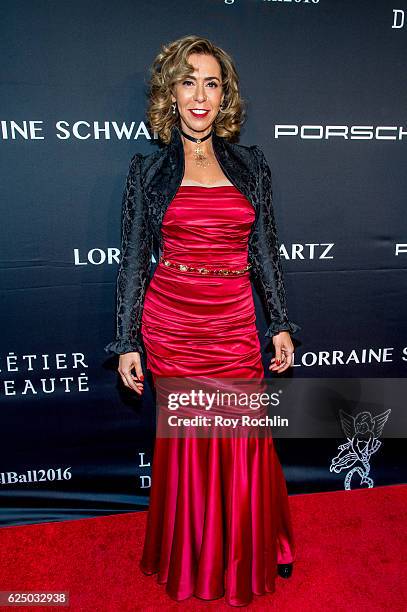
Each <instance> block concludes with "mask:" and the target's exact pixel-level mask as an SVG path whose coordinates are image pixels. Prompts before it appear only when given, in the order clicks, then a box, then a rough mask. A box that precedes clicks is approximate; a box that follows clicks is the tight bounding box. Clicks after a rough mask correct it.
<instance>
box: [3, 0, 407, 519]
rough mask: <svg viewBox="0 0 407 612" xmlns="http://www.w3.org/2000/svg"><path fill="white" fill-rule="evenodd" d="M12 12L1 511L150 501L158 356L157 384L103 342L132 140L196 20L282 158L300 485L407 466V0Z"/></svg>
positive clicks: (389, 479) (70, 5)
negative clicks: (134, 382)
mask: <svg viewBox="0 0 407 612" xmlns="http://www.w3.org/2000/svg"><path fill="white" fill-rule="evenodd" d="M0 12H1V19H0V23H1V26H0V27H1V37H0V46H1V58H2V60H1V66H0V73H1V74H0V79H1V82H0V91H1V96H0V104H1V107H0V150H1V160H2V180H1V206H2V209H1V260H0V261H1V263H0V268H1V296H2V299H1V307H0V308H1V313H0V315H1V351H0V375H1V393H0V403H1V410H0V415H1V427H0V436H1V445H0V447H1V464H0V497H1V502H0V504H1V507H2V512H1V515H0V520H1V523H2V524H3V525H4V524H19V523H33V522H41V521H50V520H51V521H52V520H63V519H66V518H76V517H83V516H96V515H99V514H112V513H115V512H127V511H134V510H138V509H146V508H147V506H148V502H149V492H150V485H151V461H152V456H153V448H154V439H155V390H154V388H153V387H152V385H151V378H150V376H148V372H147V371H145V374H147V381H146V384H145V392H144V396H143V398H141V399H140V398H139V397H138V396H136V395H135V393H133V392H129V391H128V390H127V389H125V388H124V386H123V385H122V383H121V380H120V377H119V375H118V372H117V367H118V358H117V356H114V355H110V356H109V355H107V354H106V352H105V351H104V346H105V345H106V344H107V343H108V342H110V341H111V340H112V339H113V338H114V335H115V306H116V295H115V292H116V274H117V268H118V263H119V260H120V215H121V199H122V193H123V189H124V183H125V179H126V175H127V171H128V166H129V161H130V159H131V157H132V156H133V155H134V154H135V153H136V152H141V153H143V154H148V153H150V152H153V151H155V150H156V148H157V147H158V146H159V143H158V140H157V138H156V135H155V134H153V133H151V132H150V131H149V128H148V124H147V120H146V108H147V95H146V94H147V90H148V88H147V84H148V77H149V68H150V65H151V63H152V61H153V58H154V57H155V55H156V54H157V52H158V51H159V49H160V47H161V45H162V44H163V43H168V42H171V41H173V40H175V39H177V38H180V37H182V36H185V35H187V34H198V35H200V36H205V37H207V38H209V39H210V40H212V41H213V42H214V43H215V44H216V45H218V46H220V47H222V48H224V49H225V50H226V51H228V52H229V53H230V54H231V55H232V57H233V58H234V60H235V62H236V66H237V69H238V72H239V75H240V84H241V93H242V96H243V98H244V99H245V100H246V101H247V119H246V122H245V125H244V128H243V130H242V133H241V139H240V143H241V144H245V145H252V144H257V145H259V146H260V147H261V148H262V149H263V151H264V153H265V155H266V157H267V159H268V161H269V164H270V166H271V168H272V172H273V197H274V209H275V216H276V222H277V227H278V230H279V240H280V243H281V256H282V263H283V268H284V272H285V284H286V293H287V302H288V310H289V316H290V319H291V320H293V321H295V322H296V323H298V324H299V325H301V327H302V329H301V331H300V332H299V333H298V334H297V335H296V337H295V339H294V340H295V342H294V343H295V363H294V366H293V367H292V368H291V369H290V372H289V373H286V374H285V375H284V379H283V377H281V388H282V389H283V388H284V387H287V385H288V386H289V387H290V396H289V397H290V402H289V414H290V418H291V422H292V423H294V424H295V427H293V428H292V429H291V430H290V428H288V432H289V433H288V434H287V432H286V433H285V434H282V435H278V433H277V434H276V438H275V442H276V446H277V449H278V452H279V456H280V459H281V462H282V464H283V468H284V470H285V474H286V478H287V484H288V488H289V493H291V494H295V493H301V492H306V491H324V490H337V489H343V488H348V489H353V488H358V487H365V486H369V487H372V486H380V485H387V484H393V483H401V482H405V473H406V471H405V464H404V463H403V462H404V461H405V460H404V455H405V453H402V452H401V449H402V445H403V443H404V438H405V433H406V427H405V421H403V417H402V415H403V404H404V400H405V397H406V393H405V391H406V389H405V384H404V383H405V373H406V362H407V322H406V317H405V305H406V299H407V275H406V262H407V222H406V196H407V172H406V168H407V164H406V146H407V144H406V143H407V116H406V109H407V84H406V78H405V75H406V71H405V58H406V51H407V1H406V0H402V2H397V3H392V2H389V1H387V0H381V1H367V0H357V1H355V0H353V1H352V0H342V1H341V2H338V1H337V0H319V1H318V0H303V1H300V0H298V1H295V0H292V1H288V0H286V1H278V0H274V1H273V0H269V1H265V0H203V1H202V0H200V1H197V0H188V1H186V0H179V1H178V2H176V3H173V2H164V1H163V0H118V2H114V3H112V2H110V1H109V0H95V1H93V2H82V1H79V0H73V1H72V0H70V1H69V2H68V1H66V2H63V1H62V2H50V1H49V0H37V1H36V2H32V1H29V0H19V1H18V2H14V1H5V2H3V3H2V6H1V9H0ZM156 263H157V262H154V261H152V271H154V269H155V264H156ZM152 273H153V272H152ZM253 292H254V300H255V306H256V315H257V324H258V329H259V338H260V341H261V344H262V353H263V357H264V366H265V371H266V372H267V367H268V364H269V360H270V359H271V357H272V356H273V352H272V349H273V345H272V343H270V341H269V339H267V338H265V337H264V332H265V330H266V328H267V325H268V322H267V319H266V317H265V313H264V311H263V307H262V303H261V300H260V298H259V295H258V294H257V293H256V290H255V288H253ZM273 382H274V384H275V385H276V386H277V387H278V386H279V383H278V381H276V380H274V381H273ZM310 424H311V425H312V426H311V425H310ZM276 431H278V430H276ZM290 432H291V433H290Z"/></svg>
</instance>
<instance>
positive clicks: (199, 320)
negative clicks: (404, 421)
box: [105, 36, 301, 606]
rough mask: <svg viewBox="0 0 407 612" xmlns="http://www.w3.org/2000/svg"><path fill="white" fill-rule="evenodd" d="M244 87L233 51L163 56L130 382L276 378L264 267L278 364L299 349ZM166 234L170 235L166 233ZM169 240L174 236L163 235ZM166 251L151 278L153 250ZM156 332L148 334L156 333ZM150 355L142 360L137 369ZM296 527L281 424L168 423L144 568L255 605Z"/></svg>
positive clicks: (126, 359) (130, 315) (123, 341)
mask: <svg viewBox="0 0 407 612" xmlns="http://www.w3.org/2000/svg"><path fill="white" fill-rule="evenodd" d="M243 114H244V113H243V101H242V99H241V97H240V94H239V86H238V76H237V73H236V70H235V67H234V65H233V61H232V59H231V58H230V56H229V55H228V54H227V53H226V52H225V51H224V50H222V49H220V48H219V47H216V46H215V45H213V44H212V43H211V42H210V41H209V40H207V39H205V38H200V37H198V36H186V37H184V38H181V39H179V40H177V41H175V42H173V43H171V44H169V45H164V46H163V48H162V50H161V52H160V53H159V54H158V56H157V58H156V59H155V61H154V63H153V66H152V75H151V83H150V107H149V111H148V116H149V121H150V125H151V128H152V129H153V130H154V131H155V132H157V133H158V135H159V137H160V139H161V140H162V141H163V143H164V147H163V148H162V149H161V150H158V151H155V152H153V153H151V154H150V155H146V156H143V155H141V154H136V155H134V156H133V158H132V160H131V163H130V169H129V173H128V177H127V183H126V188H125V191H124V196H123V210H122V257H121V262H120V265H119V270H118V278H117V334H116V339H115V341H114V342H111V343H110V344H108V345H107V346H106V347H105V350H106V351H107V352H110V351H111V352H114V353H117V354H119V355H120V363H119V368H118V370H119V373H120V375H121V377H122V380H123V383H124V385H125V386H126V387H128V388H130V389H133V390H134V391H135V392H136V393H138V394H139V395H141V393H142V392H143V379H144V373H143V364H142V359H144V355H145V356H146V368H148V369H150V370H151V372H152V376H153V382H154V383H156V382H157V380H158V378H159V377H183V376H185V377H189V376H203V377H214V378H216V379H221V378H224V377H230V378H238V379H239V378H240V379H247V380H249V379H258V380H262V379H263V377H264V369H263V365H262V358H261V350H260V342H259V338H258V331H257V329H256V325H255V320H256V317H255V309H254V302H253V295H252V290H251V280H253V281H254V282H256V283H257V284H258V286H259V289H260V292H261V295H262V296H263V298H264V301H265V305H266V307H267V312H268V314H269V316H270V326H269V328H268V330H267V332H266V334H265V335H266V336H268V337H272V339H273V344H274V347H275V357H274V358H272V359H271V362H270V366H269V370H270V371H272V372H276V373H281V372H284V371H285V370H287V368H289V367H290V365H291V363H292V355H293V352H294V348H293V344H292V341H291V337H290V333H291V334H293V333H295V332H296V331H298V330H299V329H301V328H300V326H299V325H297V324H295V323H293V322H291V321H289V320H288V315H287V308H286V300H285V291H284V283H283V275H282V268H281V263H280V256H279V244H278V239H277V233H276V227H275V221H274V214H273V207H272V201H271V174H270V168H269V166H268V164H267V161H266V159H265V156H264V154H263V153H262V151H261V149H260V148H259V147H258V146H256V145H254V146H243V145H239V144H233V143H232V140H234V139H235V138H236V136H238V134H239V132H240V128H241V125H242V123H243ZM154 244H155V246H154ZM157 246H158V249H157ZM153 253H155V254H157V257H156V259H157V260H158V265H157V267H156V269H155V271H154V274H153V275H152V278H151V280H149V271H150V265H151V257H152V254H153ZM143 343H144V348H143ZM133 369H134V370H135V375H133V374H132V370H133ZM294 557H295V553H294V541H293V534H292V527H291V519H290V514H289V506H288V496H287V490H286V483H285V479H284V475H283V472H282V469H281V465H280V462H279V459H278V456H277V454H276V452H275V449H274V445H273V441H272V438H271V434H269V435H268V436H267V437H262V438H259V439H251V440H249V439H247V438H244V437H242V438H239V439H236V438H233V437H231V438H228V439H222V440H219V439H215V438H211V437H206V438H205V437H203V438H200V439H198V438H188V439H186V438H181V439H179V438H167V437H163V438H161V437H159V436H157V438H156V443H155V448H154V457H153V466H152V486H151V495H150V507H149V512H148V520H147V529H146V534H145V541H144V549H143V555H142V559H141V560H140V567H141V569H142V571H143V572H144V573H145V574H155V573H158V576H157V580H158V582H160V583H163V584H164V583H165V584H166V591H167V593H168V594H169V595H170V596H171V597H172V598H173V599H176V600H178V601H181V600H183V599H186V598H188V597H190V596H191V595H195V596H196V597H200V598H202V599H208V600H209V599H216V598H219V597H222V596H223V595H225V600H226V602H227V603H229V604H230V605H237V606H240V605H245V604H247V603H249V602H250V601H251V600H252V598H253V593H255V594H258V595H261V594H264V593H266V592H273V591H274V589H275V578H276V575H277V573H278V574H279V575H280V576H283V577H289V576H290V574H291V571H292V563H293V561H294Z"/></svg>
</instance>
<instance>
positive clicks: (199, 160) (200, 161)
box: [194, 140, 211, 168]
mask: <svg viewBox="0 0 407 612" xmlns="http://www.w3.org/2000/svg"><path fill="white" fill-rule="evenodd" d="M196 142H197V145H198V146H197V147H196V149H195V151H194V161H195V165H196V166H199V167H200V168H207V167H208V166H209V165H210V163H211V162H210V161H209V160H208V158H207V157H205V151H204V150H203V148H202V147H200V146H199V144H200V143H201V141H200V140H197V141H196Z"/></svg>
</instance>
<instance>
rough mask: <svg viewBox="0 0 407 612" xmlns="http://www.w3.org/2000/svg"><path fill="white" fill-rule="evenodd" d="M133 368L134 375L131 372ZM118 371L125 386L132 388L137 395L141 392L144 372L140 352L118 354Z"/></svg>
mask: <svg viewBox="0 0 407 612" xmlns="http://www.w3.org/2000/svg"><path fill="white" fill-rule="evenodd" d="M133 369H134V370H135V371H136V376H134V375H133V374H132V372H131V371H132V370H133ZM118 372H119V374H120V376H121V379H122V381H123V384H124V386H125V387H127V388H128V389H133V391H135V392H136V393H138V394H139V395H141V394H142V392H143V389H144V386H143V380H144V374H143V370H142V368H141V359H140V353H137V352H134V353H123V354H122V355H120V358H119V367H118Z"/></svg>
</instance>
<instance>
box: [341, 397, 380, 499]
mask: <svg viewBox="0 0 407 612" xmlns="http://www.w3.org/2000/svg"><path fill="white" fill-rule="evenodd" d="M390 412H391V409H390V408H389V410H386V412H382V414H378V415H377V416H375V417H372V415H371V414H370V412H360V413H359V414H358V415H356V417H353V416H352V415H350V414H347V413H346V412H345V411H344V410H339V416H340V419H341V425H342V430H343V432H344V434H345V436H346V437H347V439H348V441H347V442H345V444H340V445H339V447H338V448H339V449H340V452H339V453H338V455H336V457H334V458H333V459H332V463H331V465H330V466H329V471H330V472H336V473H337V474H339V472H342V471H343V470H349V471H348V472H347V474H346V476H345V490H350V489H351V481H352V477H353V475H354V474H359V476H360V484H361V485H363V484H367V486H368V487H369V489H371V488H372V487H373V479H372V478H370V477H369V472H370V463H369V462H370V457H371V456H372V455H373V454H374V453H376V452H377V451H378V450H379V448H380V447H381V445H382V442H380V440H378V438H379V437H380V436H381V435H382V431H383V427H384V425H385V423H386V422H387V419H388V418H389V415H390ZM352 466H354V467H352ZM351 467H352V469H349V468H351Z"/></svg>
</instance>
